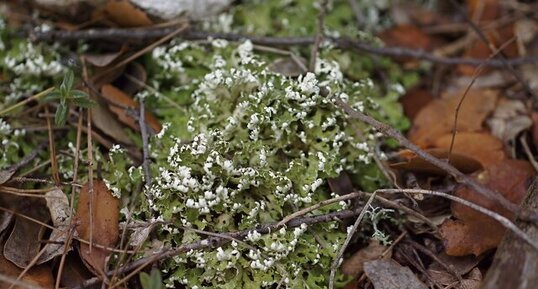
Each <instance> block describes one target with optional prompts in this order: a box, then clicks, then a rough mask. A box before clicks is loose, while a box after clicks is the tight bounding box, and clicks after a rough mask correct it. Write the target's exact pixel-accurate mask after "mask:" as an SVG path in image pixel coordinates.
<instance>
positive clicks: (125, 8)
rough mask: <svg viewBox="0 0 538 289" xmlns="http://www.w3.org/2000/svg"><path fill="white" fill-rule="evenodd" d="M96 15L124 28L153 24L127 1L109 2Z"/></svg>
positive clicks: (110, 0) (143, 13)
mask: <svg viewBox="0 0 538 289" xmlns="http://www.w3.org/2000/svg"><path fill="white" fill-rule="evenodd" d="M95 15H99V16H100V15H103V16H105V17H106V18H107V19H109V20H111V21H112V22H114V23H116V24H118V25H120V26H122V27H140V26H148V25H152V24H153V22H152V21H151V19H149V17H148V15H147V14H146V13H145V12H143V11H142V10H140V9H138V8H137V7H136V6H134V5H133V4H132V3H131V2H129V1H127V0H109V1H108V2H107V3H106V5H105V6H104V8H103V9H102V10H101V11H99V12H98V13H97V14H95ZM95 17H98V16H94V18H95Z"/></svg>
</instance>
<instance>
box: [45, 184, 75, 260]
mask: <svg viewBox="0 0 538 289" xmlns="http://www.w3.org/2000/svg"><path fill="white" fill-rule="evenodd" d="M45 195H46V196H47V198H46V199H45V200H46V201H47V208H48V209H49V213H50V217H51V219H52V225H53V226H54V228H56V229H57V230H54V231H52V233H51V234H50V237H49V241H51V242H50V243H47V244H46V245H45V248H44V250H45V251H44V252H43V254H42V255H41V256H40V257H39V259H38V261H37V264H42V263H44V262H47V261H49V260H51V259H52V258H54V257H56V256H58V255H61V254H62V253H63V252H64V248H65V243H64V242H65V240H66V239H67V237H68V231H69V225H70V222H71V216H72V214H71V207H70V206H69V200H68V199H67V196H66V195H65V194H64V192H63V191H62V190H61V189H55V190H52V191H50V192H47V193H46V194H45ZM67 250H71V248H67Z"/></svg>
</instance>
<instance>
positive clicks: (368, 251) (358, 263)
mask: <svg viewBox="0 0 538 289" xmlns="http://www.w3.org/2000/svg"><path fill="white" fill-rule="evenodd" d="M387 248H388V247H386V246H383V245H381V244H380V243H379V241H377V240H370V243H369V244H368V246H367V247H364V248H362V249H360V250H358V251H357V252H355V254H353V255H352V256H351V257H349V258H348V259H346V260H345V261H344V263H342V267H341V270H342V273H344V274H346V275H351V276H358V275H359V274H361V273H362V272H363V266H364V263H365V262H368V261H372V260H376V259H378V258H379V257H381V254H383V252H385V250H387ZM391 255H392V254H390V253H389V254H387V255H386V258H390V257H391Z"/></svg>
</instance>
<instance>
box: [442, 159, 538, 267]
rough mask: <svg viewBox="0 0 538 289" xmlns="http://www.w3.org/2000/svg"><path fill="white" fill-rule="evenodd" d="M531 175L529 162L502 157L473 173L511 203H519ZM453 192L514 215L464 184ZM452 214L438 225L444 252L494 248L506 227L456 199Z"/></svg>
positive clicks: (471, 252)
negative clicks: (451, 218) (501, 159)
mask: <svg viewBox="0 0 538 289" xmlns="http://www.w3.org/2000/svg"><path fill="white" fill-rule="evenodd" d="M533 175H534V170H533V168H532V166H531V165H530V164H529V163H528V162H526V161H521V160H503V161H502V162H500V163H497V164H495V165H492V166H489V167H487V168H486V169H485V170H484V171H481V172H479V173H475V174H474V175H473V177H474V178H475V179H476V180H477V181H478V182H480V183H482V184H484V185H485V186H486V187H488V188H490V189H492V190H494V191H497V192H499V193H501V194H502V195H503V196H504V197H505V198H506V199H508V200H509V201H511V202H512V203H514V204H519V202H521V200H522V199H523V197H524V196H525V194H526V191H527V187H528V184H529V181H530V179H531V178H532V177H533ZM455 195H456V196H458V197H460V198H463V199H466V200H468V201H471V202H473V203H475V204H477V205H480V206H482V207H485V208H487V209H489V210H492V211H494V212H497V213H498V214H501V215H503V216H505V217H508V218H511V217H513V216H512V214H511V213H510V212H509V211H507V210H506V209H504V208H503V207H502V206H501V205H499V204H498V202H496V201H494V200H491V199H487V198H484V197H483V196H482V195H480V194H478V193H476V192H474V191H473V190H471V189H469V188H467V187H462V188H461V189H459V190H457V191H456V193H455ZM452 214H453V216H454V217H455V218H456V220H447V221H445V222H444V223H443V224H442V225H441V228H440V233H441V236H442V237H443V239H444V244H445V250H446V253H447V254H448V255H451V256H464V255H468V254H475V255H480V254H482V253H483V252H485V251H487V250H489V249H493V248H495V247H496V246H497V245H498V244H499V242H500V241H501V239H502V237H503V235H504V233H505V231H506V229H505V228H504V227H503V226H502V225H501V224H500V223H498V222H497V221H495V220H493V219H491V218H490V217H488V216H486V215H484V214H482V213H479V212H477V211H475V210H473V209H471V208H468V207H466V206H464V205H461V204H459V203H456V202H453V203H452Z"/></svg>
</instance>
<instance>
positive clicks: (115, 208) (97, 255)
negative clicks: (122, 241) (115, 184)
mask: <svg viewBox="0 0 538 289" xmlns="http://www.w3.org/2000/svg"><path fill="white" fill-rule="evenodd" d="M90 202H91V206H90ZM119 204H120V200H119V199H118V198H115V197H114V196H112V192H111V191H110V190H109V189H108V188H107V186H106V185H105V183H104V182H103V181H102V180H98V179H95V180H93V192H90V183H89V182H87V183H86V184H85V185H84V186H83V187H82V189H81V191H80V197H79V201H78V207H77V213H76V217H77V221H78V226H77V232H78V235H79V237H80V238H82V239H84V240H88V241H89V240H90V235H92V236H93V244H99V245H101V246H105V247H109V248H111V247H112V248H113V247H114V246H116V243H117V242H118V236H119V229H118V220H119ZM90 207H91V209H92V211H91V212H90ZM90 216H91V217H90ZM90 218H92V224H91V226H90ZM79 250H80V256H81V257H82V260H83V261H84V263H85V264H86V266H87V267H88V269H89V270H90V271H92V272H93V273H94V274H96V275H97V274H100V273H101V272H103V271H104V269H105V264H106V259H107V257H108V256H109V255H110V251H109V250H106V249H102V248H97V247H95V246H94V247H92V248H91V250H90V248H89V245H88V244H84V243H81V244H80V249H79Z"/></svg>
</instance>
